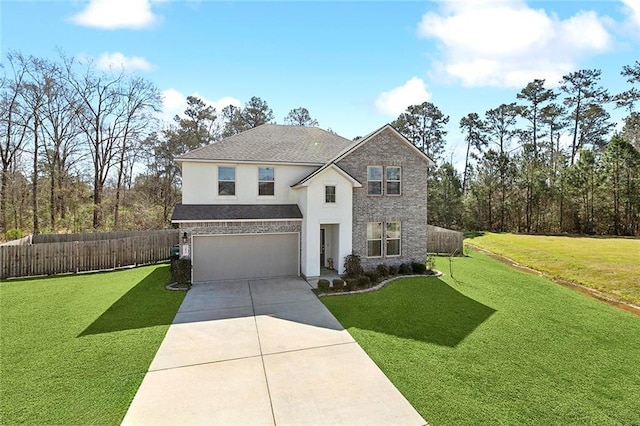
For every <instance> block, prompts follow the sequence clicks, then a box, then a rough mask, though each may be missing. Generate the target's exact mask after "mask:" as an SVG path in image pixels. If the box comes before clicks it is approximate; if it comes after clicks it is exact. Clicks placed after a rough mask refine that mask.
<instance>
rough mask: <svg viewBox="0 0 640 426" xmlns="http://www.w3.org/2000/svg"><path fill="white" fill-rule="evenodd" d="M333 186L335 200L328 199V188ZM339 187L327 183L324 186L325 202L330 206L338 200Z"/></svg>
mask: <svg viewBox="0 0 640 426" xmlns="http://www.w3.org/2000/svg"><path fill="white" fill-rule="evenodd" d="M329 187H333V201H327V188H329ZM337 194H338V188H337V186H336V185H335V184H325V186H324V203H325V204H327V205H330V206H335V205H336V204H337V202H338V197H337Z"/></svg>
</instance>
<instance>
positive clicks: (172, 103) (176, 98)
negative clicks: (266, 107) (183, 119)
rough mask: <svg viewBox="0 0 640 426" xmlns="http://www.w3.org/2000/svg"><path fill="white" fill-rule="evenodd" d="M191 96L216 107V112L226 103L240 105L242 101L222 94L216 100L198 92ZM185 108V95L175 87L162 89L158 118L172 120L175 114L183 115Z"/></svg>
mask: <svg viewBox="0 0 640 426" xmlns="http://www.w3.org/2000/svg"><path fill="white" fill-rule="evenodd" d="M192 96H196V97H198V98H200V99H202V101H203V102H204V103H205V104H207V105H211V106H212V107H214V108H215V109H216V112H217V113H218V114H220V111H222V109H223V108H224V107H226V106H227V105H235V106H237V107H240V106H242V103H241V102H240V101H239V100H238V99H236V98H233V97H231V96H224V97H222V98H220V99H218V100H211V99H207V98H206V97H204V96H202V95H201V94H199V93H198V92H195V93H193V95H192ZM185 109H187V96H186V95H184V94H182V93H181V92H179V91H178V90H176V89H167V90H163V91H162V112H161V113H160V118H161V119H162V120H163V121H168V122H173V118H174V117H175V116H176V115H180V116H182V115H184V110H185Z"/></svg>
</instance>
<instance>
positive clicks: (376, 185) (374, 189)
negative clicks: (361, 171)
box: [367, 166, 382, 195]
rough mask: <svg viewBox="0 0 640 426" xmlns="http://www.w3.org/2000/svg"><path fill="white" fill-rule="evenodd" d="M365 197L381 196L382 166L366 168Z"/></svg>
mask: <svg viewBox="0 0 640 426" xmlns="http://www.w3.org/2000/svg"><path fill="white" fill-rule="evenodd" d="M367 195H382V166H367Z"/></svg>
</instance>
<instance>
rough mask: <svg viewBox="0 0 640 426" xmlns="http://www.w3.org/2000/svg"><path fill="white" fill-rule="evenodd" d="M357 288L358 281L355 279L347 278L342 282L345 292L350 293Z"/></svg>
mask: <svg viewBox="0 0 640 426" xmlns="http://www.w3.org/2000/svg"><path fill="white" fill-rule="evenodd" d="M356 287H358V280H357V279H356V278H347V279H346V280H344V289H345V291H352V290H355V289H356Z"/></svg>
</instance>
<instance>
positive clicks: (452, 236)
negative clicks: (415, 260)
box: [427, 225, 463, 256]
mask: <svg viewBox="0 0 640 426" xmlns="http://www.w3.org/2000/svg"><path fill="white" fill-rule="evenodd" d="M462 239H463V234H462V232H458V231H453V230H451V229H446V228H440V227H439V226H433V225H427V252H429V253H434V254H451V255H457V256H462Z"/></svg>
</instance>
